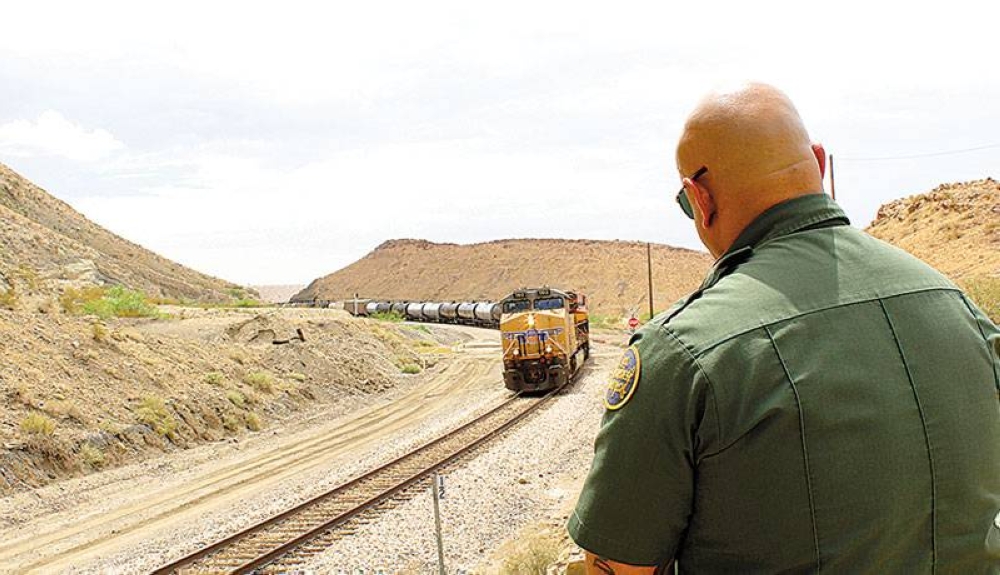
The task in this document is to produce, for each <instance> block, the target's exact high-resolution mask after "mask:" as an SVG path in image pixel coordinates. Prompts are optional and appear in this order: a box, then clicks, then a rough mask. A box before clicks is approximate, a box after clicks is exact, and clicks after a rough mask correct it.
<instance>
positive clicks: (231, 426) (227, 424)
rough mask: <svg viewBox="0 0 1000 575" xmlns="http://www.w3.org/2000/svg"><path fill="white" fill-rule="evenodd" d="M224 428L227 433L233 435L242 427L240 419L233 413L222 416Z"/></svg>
mask: <svg viewBox="0 0 1000 575" xmlns="http://www.w3.org/2000/svg"><path fill="white" fill-rule="evenodd" d="M222 427H224V428H225V429H226V431H229V432H233V433H235V432H237V431H239V430H240V427H242V425H241V422H240V417H239V416H238V415H237V414H235V413H232V412H228V413H226V414H225V415H223V416H222Z"/></svg>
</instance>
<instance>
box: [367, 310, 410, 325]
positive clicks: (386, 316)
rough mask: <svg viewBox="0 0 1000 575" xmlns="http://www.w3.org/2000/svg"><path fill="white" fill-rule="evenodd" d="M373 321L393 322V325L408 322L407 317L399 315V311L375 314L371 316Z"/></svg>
mask: <svg viewBox="0 0 1000 575" xmlns="http://www.w3.org/2000/svg"><path fill="white" fill-rule="evenodd" d="M371 318H372V319H377V320H379V321H391V322H393V323H400V322H402V321H405V320H406V316H404V315H403V314H401V313H399V312H398V311H380V312H376V313H373V314H372V315H371Z"/></svg>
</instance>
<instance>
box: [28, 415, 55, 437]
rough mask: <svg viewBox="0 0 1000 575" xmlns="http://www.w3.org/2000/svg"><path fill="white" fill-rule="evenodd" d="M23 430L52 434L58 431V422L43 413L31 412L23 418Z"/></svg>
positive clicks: (34, 433)
mask: <svg viewBox="0 0 1000 575" xmlns="http://www.w3.org/2000/svg"><path fill="white" fill-rule="evenodd" d="M21 431H23V432H25V433H30V434H32V435H52V434H53V433H55V431H56V422H54V421H52V420H51V419H49V418H48V417H46V416H44V415H42V414H41V413H31V414H29V415H28V416H27V417H25V418H24V419H22V420H21Z"/></svg>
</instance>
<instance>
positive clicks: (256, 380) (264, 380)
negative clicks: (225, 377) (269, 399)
mask: <svg viewBox="0 0 1000 575" xmlns="http://www.w3.org/2000/svg"><path fill="white" fill-rule="evenodd" d="M243 381H244V382H246V383H247V385H249V386H250V387H253V388H254V389H256V390H257V391H263V392H264V393H271V392H273V391H274V378H273V377H271V374H270V373H267V372H266V371H253V372H250V373H248V374H247V376H246V377H244V378H243Z"/></svg>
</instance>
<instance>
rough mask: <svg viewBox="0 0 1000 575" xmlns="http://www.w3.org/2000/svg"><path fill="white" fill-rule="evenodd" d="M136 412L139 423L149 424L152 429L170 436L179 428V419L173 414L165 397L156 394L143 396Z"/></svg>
mask: <svg viewBox="0 0 1000 575" xmlns="http://www.w3.org/2000/svg"><path fill="white" fill-rule="evenodd" d="M135 414H136V416H137V417H138V419H139V423H143V424H145V425H148V426H149V427H150V429H152V430H153V431H155V432H156V433H159V434H160V435H167V436H170V435H172V434H173V433H174V430H175V429H177V420H176V419H174V416H173V415H171V413H170V411H169V410H168V409H167V406H166V404H165V403H164V401H163V399H161V398H159V397H156V396H155V395H147V396H146V397H143V398H142V401H141V402H140V403H139V407H137V408H136V410H135Z"/></svg>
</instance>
